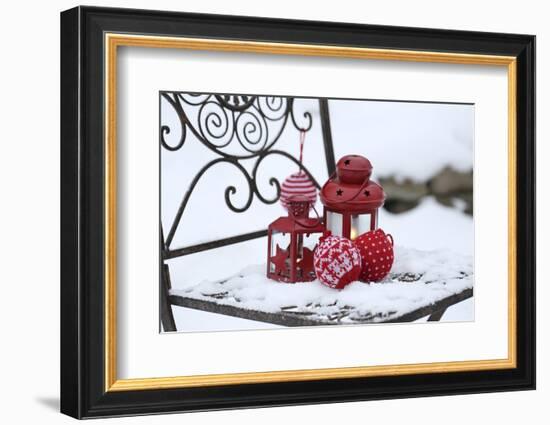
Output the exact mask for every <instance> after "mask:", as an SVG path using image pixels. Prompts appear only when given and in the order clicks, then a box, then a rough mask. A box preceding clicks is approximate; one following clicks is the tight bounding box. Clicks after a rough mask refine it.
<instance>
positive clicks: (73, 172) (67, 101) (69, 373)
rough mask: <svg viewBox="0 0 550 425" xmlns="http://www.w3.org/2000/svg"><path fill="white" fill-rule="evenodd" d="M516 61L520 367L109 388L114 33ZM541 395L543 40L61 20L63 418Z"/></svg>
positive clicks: (133, 19)
mask: <svg viewBox="0 0 550 425" xmlns="http://www.w3.org/2000/svg"><path fill="white" fill-rule="evenodd" d="M106 32H115V33H130V34H134V33H137V34H154V35H165V36H175V37H197V38H216V39H231V40H259V41H264V42H273V43H298V44H304V43H306V44H315V45H330V46H347V47H350V46H351V47H369V48H380V49H399V50H421V51H428V52H448V53H473V54H484V55H506V56H514V57H515V58H516V61H517V96H516V100H517V105H516V114H517V115H516V116H517V123H516V124H517V125H516V129H517V152H516V158H517V162H516V163H517V169H516V175H517V182H516V184H517V192H516V196H517V198H516V201H517V248H518V249H517V250H516V252H517V258H516V262H517V282H518V285H517V304H516V306H517V311H516V317H517V337H516V345H517V346H516V353H517V367H515V368H513V369H502V370H482V371H468V372H451V373H429V374H425V373H423V374H412V375H401V376H380V377H368V378H365V377H357V378H345V379H324V380H309V381H296V382H269V383H258V384H246V385H225V386H207V387H188V388H171V389H155V390H140V391H116V392H112V391H106V390H105V379H106V378H105V367H106V365H105V338H104V335H105V323H104V315H105V302H104V299H105V295H106V294H105V289H104V285H103V282H104V279H105V275H104V273H105V234H104V229H105V218H104V207H105V197H104V190H105V184H104V183H105V163H104V157H105V152H104V145H103V143H102V141H103V135H104V105H105V99H104V91H103V88H104V84H105V81H104V72H103V71H104V70H103V65H104V55H105V50H104V49H105V44H104V34H105V33H106ZM534 388H535V37H534V36H532V35H518V34H501V33H480V32H469V31H451V30H433V29H421V28H406V27H389V26H373V25H356V24H344V23H332V22H331V23H329V22H313V21H294V20H282V19H265V18H255V17H240V16H220V15H203V14H189V13H176V12H162V11H145V10H131V9H109V8H95V7H76V8H74V9H70V10H68V11H65V12H62V13H61V412H63V413H65V414H67V415H70V416H73V417H76V418H92V417H106V416H120V415H137V414H152V413H164V412H184V411H202V410H218V409H231V408H243V407H260V406H280V405H297V404H313V403H329V402H343V401H355V400H375V399H388V398H402V397H418V396H435V395H451V394H466V393H483V392H494V391H512V390H528V389H534Z"/></svg>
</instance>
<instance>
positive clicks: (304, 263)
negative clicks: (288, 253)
mask: <svg viewBox="0 0 550 425" xmlns="http://www.w3.org/2000/svg"><path fill="white" fill-rule="evenodd" d="M299 265H300V268H301V269H302V274H303V275H307V273H309V272H310V271H313V251H312V250H310V249H309V248H305V247H304V250H303V252H302V259H301V260H300V264H299Z"/></svg>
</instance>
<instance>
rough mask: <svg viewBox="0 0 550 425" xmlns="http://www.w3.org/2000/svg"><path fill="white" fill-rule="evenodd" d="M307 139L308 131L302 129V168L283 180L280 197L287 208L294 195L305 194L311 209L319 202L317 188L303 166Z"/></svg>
mask: <svg viewBox="0 0 550 425" xmlns="http://www.w3.org/2000/svg"><path fill="white" fill-rule="evenodd" d="M305 139H306V132H305V131H304V130H302V131H300V159H299V164H300V169H299V170H298V171H297V172H296V173H294V174H291V175H290V176H288V177H287V178H286V179H285V181H284V182H283V187H282V188H281V197H280V198H279V199H280V201H281V205H282V206H283V208H284V209H285V210H288V198H290V197H291V196H293V195H302V196H305V197H306V198H307V199H308V200H309V209H310V210H311V208H313V206H314V205H315V203H316V202H317V188H316V187H315V184H314V183H313V182H312V181H311V179H310V178H309V176H308V175H307V173H306V172H304V170H303V168H302V167H303V166H302V160H303V156H304V142H305Z"/></svg>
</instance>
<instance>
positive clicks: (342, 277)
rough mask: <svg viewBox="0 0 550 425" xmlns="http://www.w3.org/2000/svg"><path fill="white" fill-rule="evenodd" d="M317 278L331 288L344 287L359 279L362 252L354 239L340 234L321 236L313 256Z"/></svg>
mask: <svg viewBox="0 0 550 425" xmlns="http://www.w3.org/2000/svg"><path fill="white" fill-rule="evenodd" d="M313 264H314V266H315V274H316V276H317V279H319V281H320V282H321V283H322V284H323V285H326V286H328V287H330V288H335V289H342V288H343V287H344V286H346V285H347V284H349V283H351V282H354V281H356V280H358V279H359V274H360V273H361V253H360V252H359V249H357V247H356V246H355V245H354V244H353V242H352V241H350V240H349V239H346V238H341V237H339V236H327V237H324V238H321V240H320V241H319V244H318V245H317V248H316V249H315V253H314V256H313Z"/></svg>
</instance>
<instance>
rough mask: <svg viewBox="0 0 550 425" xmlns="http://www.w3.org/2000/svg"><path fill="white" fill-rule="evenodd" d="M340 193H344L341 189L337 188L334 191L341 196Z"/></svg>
mask: <svg viewBox="0 0 550 425" xmlns="http://www.w3.org/2000/svg"><path fill="white" fill-rule="evenodd" d="M342 193H344V191H343V190H342V189H338V190H337V191H336V195H338V196H342Z"/></svg>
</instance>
